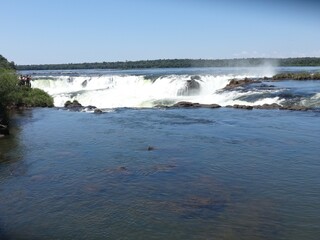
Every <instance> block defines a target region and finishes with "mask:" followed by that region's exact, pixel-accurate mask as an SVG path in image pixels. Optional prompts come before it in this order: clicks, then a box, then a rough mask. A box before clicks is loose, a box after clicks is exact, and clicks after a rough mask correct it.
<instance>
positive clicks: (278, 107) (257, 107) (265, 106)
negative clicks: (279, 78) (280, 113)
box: [253, 103, 281, 109]
mask: <svg viewBox="0 0 320 240" xmlns="http://www.w3.org/2000/svg"><path fill="white" fill-rule="evenodd" d="M253 107H254V108H255V109H280V108H281V105H279V104H277V103H272V104H263V105H257V106H253Z"/></svg>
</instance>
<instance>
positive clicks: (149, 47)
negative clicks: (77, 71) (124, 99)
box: [0, 0, 320, 64]
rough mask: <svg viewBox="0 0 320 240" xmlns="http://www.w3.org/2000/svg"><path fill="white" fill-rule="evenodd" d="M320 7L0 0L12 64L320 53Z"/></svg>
mask: <svg viewBox="0 0 320 240" xmlns="http://www.w3.org/2000/svg"><path fill="white" fill-rule="evenodd" d="M319 10H320V4H319V3H317V1H309V0H305V1H295V0H292V1H289V0H287V1H281V0H278V1H276V0H269V1H264V0H255V1H254V0H238V1H236V0H224V1H223V0H212V1H210V0H114V1H111V0H54V1H49V0H28V1H26V0H10V1H8V0H0V27H1V35H0V54H2V55H3V56H5V57H6V58H8V60H10V61H15V62H16V63H17V64H45V63H75V62H77V63H78V62H101V61H124V60H143V59H163V58H206V59H216V58H243V57H244V58H246V57H302V56H318V57H320V14H319V12H320V11H319Z"/></svg>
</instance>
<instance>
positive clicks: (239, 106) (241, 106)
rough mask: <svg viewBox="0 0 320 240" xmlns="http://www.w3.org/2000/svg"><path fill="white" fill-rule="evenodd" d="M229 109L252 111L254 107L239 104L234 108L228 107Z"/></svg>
mask: <svg viewBox="0 0 320 240" xmlns="http://www.w3.org/2000/svg"><path fill="white" fill-rule="evenodd" d="M227 107H231V108H238V109H246V110H252V109H253V106H249V105H239V104H235V105H233V106H227Z"/></svg>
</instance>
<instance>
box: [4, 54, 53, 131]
mask: <svg viewBox="0 0 320 240" xmlns="http://www.w3.org/2000/svg"><path fill="white" fill-rule="evenodd" d="M19 81H20V80H19V78H18V75H17V73H16V69H15V65H14V63H13V62H11V63H9V62H8V61H7V59H6V58H4V57H3V56H1V55H0V137H1V136H4V135H8V134H9V127H8V126H9V117H8V116H9V114H8V112H9V110H14V109H24V108H32V107H53V98H52V97H51V96H50V95H49V94H47V93H46V92H45V91H43V90H41V89H38V88H31V87H30V86H20V85H19Z"/></svg>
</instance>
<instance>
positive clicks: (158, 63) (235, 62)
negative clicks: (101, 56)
mask: <svg viewBox="0 0 320 240" xmlns="http://www.w3.org/2000/svg"><path fill="white" fill-rule="evenodd" d="M11 64H13V65H14V63H11ZM264 65H271V66H280V67H289V66H293V67H294V66H296V67H298V66H299V67H300V66H308V67H312V66H320V58H317V57H304V58H236V59H158V60H140V61H118V62H93V63H87V62H86V63H66V64H34V65H14V66H15V68H16V69H17V70H19V71H22V70H72V69H118V70H130V69H149V68H190V67H196V68H205V67H258V66H264Z"/></svg>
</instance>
